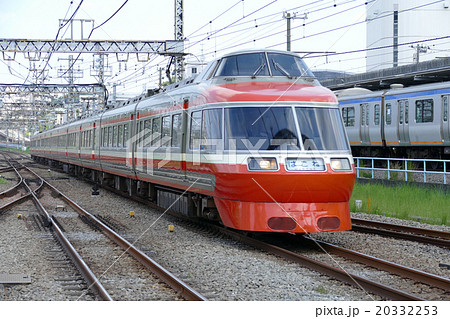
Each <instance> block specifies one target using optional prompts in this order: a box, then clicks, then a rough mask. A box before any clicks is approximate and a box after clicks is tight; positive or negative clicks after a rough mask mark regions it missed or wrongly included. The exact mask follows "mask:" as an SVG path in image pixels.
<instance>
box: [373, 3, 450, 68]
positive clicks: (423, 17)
mask: <svg viewBox="0 0 450 319" xmlns="http://www.w3.org/2000/svg"><path fill="white" fill-rule="evenodd" d="M449 30H450V0H443V1H440V2H436V1H425V0H379V1H375V2H373V4H369V5H368V6H367V49H368V51H367V62H366V71H367V72H369V71H376V70H380V69H385V68H391V67H396V66H401V65H406V64H412V63H417V62H422V61H428V60H432V59H436V58H440V57H448V56H450V38H446V37H448V36H449V33H448V31H449ZM437 38H442V39H438V40H430V39H437ZM374 48H381V49H374Z"/></svg>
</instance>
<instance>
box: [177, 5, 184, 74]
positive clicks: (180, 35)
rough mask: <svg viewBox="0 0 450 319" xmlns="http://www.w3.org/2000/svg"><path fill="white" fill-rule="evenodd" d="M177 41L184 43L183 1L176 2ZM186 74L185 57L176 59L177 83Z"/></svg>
mask: <svg viewBox="0 0 450 319" xmlns="http://www.w3.org/2000/svg"><path fill="white" fill-rule="evenodd" d="M175 41H184V34H183V0H175ZM183 73H184V57H183V55H177V56H176V57H175V81H181V80H182V79H183Z"/></svg>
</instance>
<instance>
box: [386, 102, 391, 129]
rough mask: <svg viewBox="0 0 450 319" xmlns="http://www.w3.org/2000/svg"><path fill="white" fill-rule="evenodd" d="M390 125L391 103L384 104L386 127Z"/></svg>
mask: <svg viewBox="0 0 450 319" xmlns="http://www.w3.org/2000/svg"><path fill="white" fill-rule="evenodd" d="M391 123H392V105H391V103H387V104H386V125H391Z"/></svg>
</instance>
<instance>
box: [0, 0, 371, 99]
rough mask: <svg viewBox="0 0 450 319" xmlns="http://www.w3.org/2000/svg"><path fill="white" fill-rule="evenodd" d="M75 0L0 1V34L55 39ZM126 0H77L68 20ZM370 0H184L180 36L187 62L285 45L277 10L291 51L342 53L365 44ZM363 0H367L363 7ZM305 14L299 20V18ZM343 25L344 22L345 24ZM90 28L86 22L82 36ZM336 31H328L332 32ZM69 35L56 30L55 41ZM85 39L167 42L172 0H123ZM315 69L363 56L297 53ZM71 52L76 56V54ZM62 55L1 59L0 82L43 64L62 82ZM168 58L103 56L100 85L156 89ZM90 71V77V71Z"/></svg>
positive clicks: (88, 68) (86, 59) (86, 64)
mask: <svg viewBox="0 0 450 319" xmlns="http://www.w3.org/2000/svg"><path fill="white" fill-rule="evenodd" d="M80 2H81V0H74V1H69V0H39V1H36V0H14V1H11V0H0V38H3V39H51V40H54V39H55V37H56V35H57V32H58V25H59V20H60V19H64V18H66V19H67V18H69V17H70V16H71V15H72V14H73V12H74V11H75V9H76V8H77V6H78V5H79V4H80ZM124 2H125V0H84V1H83V2H82V3H81V6H80V8H79V10H78V11H77V13H76V15H75V17H74V19H93V20H94V21H95V22H94V26H98V25H100V24H101V23H103V22H104V21H105V20H107V19H108V18H109V17H110V16H111V15H112V14H113V13H114V12H115V11H116V10H117V9H119V8H120V7H121V6H122V4H123V3H124ZM373 2H374V0H369V1H362V0H304V1H298V0H222V1H212V0H184V1H183V5H184V36H185V38H186V43H185V47H186V51H187V52H188V53H190V54H191V55H190V57H189V58H188V60H194V61H199V60H200V61H205V62H208V61H211V60H212V59H214V58H215V57H219V56H221V55H223V54H225V53H228V52H232V51H237V50H241V49H248V48H271V49H280V50H286V19H284V18H283V12H284V11H286V12H289V13H291V14H294V13H295V14H296V15H297V19H292V20H291V28H292V31H291V38H292V44H291V47H292V51H300V52H346V51H351V50H361V49H364V48H365V46H366V28H365V23H364V21H365V18H366V7H367V6H370V5H371V4H372V3H373ZM366 3H367V4H366ZM304 17H306V18H304ZM346 26H347V27H346ZM91 27H92V25H90V24H88V25H85V30H84V37H86V36H87V34H88V33H89V32H90V31H91ZM334 29H336V30H335V31H331V30H334ZM80 30H81V26H80V24H79V22H74V39H80V37H81V31H80ZM69 37H70V31H69V30H68V28H65V29H62V30H61V32H60V33H59V37H58V39H67V38H69ZM90 39H91V40H172V39H174V0H129V1H127V2H126V3H125V5H124V6H123V7H122V9H121V10H120V11H119V12H118V13H117V14H116V15H115V16H114V17H112V18H111V19H110V20H109V21H108V22H107V23H105V24H104V25H103V26H102V27H100V28H98V29H96V30H95V31H94V32H93V34H92V36H91V38H90ZM300 54H301V55H306V57H305V61H306V63H307V64H308V65H309V66H310V68H311V69H312V70H313V71H314V70H316V69H333V70H341V71H347V72H354V73H359V72H364V71H365V56H364V53H359V54H349V55H338V56H330V57H327V58H325V57H320V58H314V57H313V56H316V55H323V54H322V53H319V54H318V53H315V54H314V53H312V54H311V53H309V54H308V53H300ZM75 56H76V55H75ZM93 58H94V57H93V56H92V54H82V55H81V56H80V58H79V60H78V61H77V63H76V66H75V69H76V70H79V72H78V74H79V75H80V76H81V72H82V73H83V78H79V79H76V81H75V83H95V82H97V80H98V79H97V78H96V77H95V76H93V75H94V73H95V72H94V70H93ZM67 59H68V55H64V54H53V55H52V56H51V59H50V61H49V63H48V65H47V63H46V62H45V61H37V62H30V61H28V60H27V59H25V57H24V56H23V55H22V54H17V55H16V58H15V60H14V61H5V60H4V59H2V57H1V56H0V83H29V81H30V80H31V77H30V76H28V74H29V69H30V68H38V69H39V68H40V69H42V68H43V67H44V66H45V69H46V74H47V76H48V78H47V83H67V81H66V80H65V79H63V78H58V72H57V71H58V68H59V69H64V68H67V66H68V61H67ZM167 63H168V58H167V57H163V56H157V55H155V56H151V57H150V60H149V61H147V62H138V61H137V58H136V57H135V56H132V57H130V59H129V60H128V61H127V62H126V63H124V62H118V61H117V59H116V57H115V56H114V55H110V56H108V67H109V68H108V72H107V74H108V75H110V76H109V77H107V78H106V80H105V82H106V84H107V86H108V87H109V90H111V89H110V88H111V87H112V85H113V84H114V85H116V86H117V87H116V88H117V95H118V97H131V96H135V95H138V94H140V93H142V92H143V91H145V90H146V89H149V88H153V87H156V86H157V83H158V80H159V71H158V68H164V67H166V66H167ZM91 74H92V76H91Z"/></svg>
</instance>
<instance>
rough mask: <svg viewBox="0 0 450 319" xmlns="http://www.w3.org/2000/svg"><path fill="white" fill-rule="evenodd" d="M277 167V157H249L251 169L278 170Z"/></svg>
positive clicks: (249, 167) (249, 168)
mask: <svg viewBox="0 0 450 319" xmlns="http://www.w3.org/2000/svg"><path fill="white" fill-rule="evenodd" d="M277 169H278V164H277V159H276V158H274V157H250V158H249V159H248V170H249V171H261V170H264V171H276V170H277Z"/></svg>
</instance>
